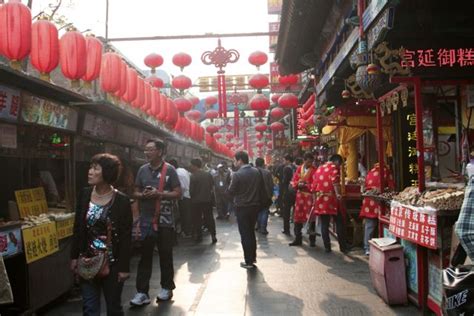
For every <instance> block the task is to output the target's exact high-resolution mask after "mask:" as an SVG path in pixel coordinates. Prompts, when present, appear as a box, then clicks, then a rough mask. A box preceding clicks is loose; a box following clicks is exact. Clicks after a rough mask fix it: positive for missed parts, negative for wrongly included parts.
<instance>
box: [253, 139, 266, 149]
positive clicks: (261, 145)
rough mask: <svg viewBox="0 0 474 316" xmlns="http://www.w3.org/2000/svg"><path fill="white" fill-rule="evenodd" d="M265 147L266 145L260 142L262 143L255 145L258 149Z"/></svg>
mask: <svg viewBox="0 0 474 316" xmlns="http://www.w3.org/2000/svg"><path fill="white" fill-rule="evenodd" d="M264 145H265V143H264V142H260V141H259V142H257V143H256V144H255V146H257V147H258V148H262V147H263V146H264Z"/></svg>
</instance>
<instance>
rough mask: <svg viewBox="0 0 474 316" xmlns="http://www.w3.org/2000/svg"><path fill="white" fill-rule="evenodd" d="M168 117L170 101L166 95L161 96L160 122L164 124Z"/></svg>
mask: <svg viewBox="0 0 474 316" xmlns="http://www.w3.org/2000/svg"><path fill="white" fill-rule="evenodd" d="M167 115H168V100H167V98H166V96H165V95H164V94H161V95H160V114H158V120H159V121H161V122H163V123H164V122H165V120H166V116H167Z"/></svg>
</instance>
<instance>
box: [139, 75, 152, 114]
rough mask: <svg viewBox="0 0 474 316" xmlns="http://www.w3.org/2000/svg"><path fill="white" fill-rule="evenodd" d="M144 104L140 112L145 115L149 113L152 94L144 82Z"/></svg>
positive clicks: (149, 87)
mask: <svg viewBox="0 0 474 316" xmlns="http://www.w3.org/2000/svg"><path fill="white" fill-rule="evenodd" d="M144 87H145V102H144V103H143V106H142V107H141V109H142V111H143V112H145V113H146V114H150V113H151V103H152V93H151V86H150V85H149V84H148V83H146V82H145V86H144Z"/></svg>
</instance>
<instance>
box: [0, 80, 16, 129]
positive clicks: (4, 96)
mask: <svg viewBox="0 0 474 316" xmlns="http://www.w3.org/2000/svg"><path fill="white" fill-rule="evenodd" d="M20 103H21V98H20V91H19V90H15V89H10V88H7V87H4V86H0V118H3V119H6V120H10V121H16V120H17V119H18V113H19V111H20Z"/></svg>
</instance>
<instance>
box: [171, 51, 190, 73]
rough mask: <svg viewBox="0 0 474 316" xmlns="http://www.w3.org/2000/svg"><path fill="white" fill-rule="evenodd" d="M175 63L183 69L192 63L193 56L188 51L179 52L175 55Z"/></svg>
mask: <svg viewBox="0 0 474 316" xmlns="http://www.w3.org/2000/svg"><path fill="white" fill-rule="evenodd" d="M172 61H173V64H174V65H175V66H178V67H179V68H180V69H181V71H183V69H184V67H187V66H189V65H190V64H191V62H192V61H193V59H192V58H191V56H190V55H188V54H186V53H177V54H176V55H174V56H173V60H172Z"/></svg>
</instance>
